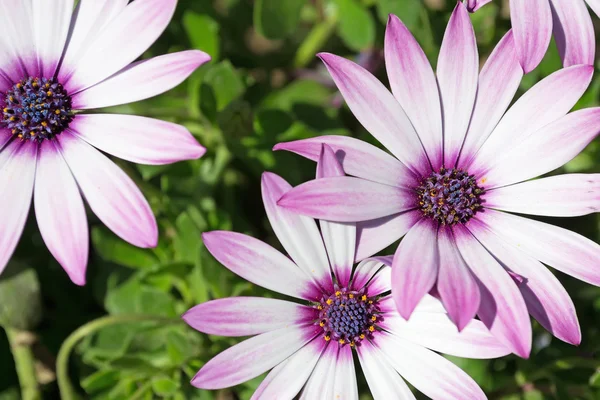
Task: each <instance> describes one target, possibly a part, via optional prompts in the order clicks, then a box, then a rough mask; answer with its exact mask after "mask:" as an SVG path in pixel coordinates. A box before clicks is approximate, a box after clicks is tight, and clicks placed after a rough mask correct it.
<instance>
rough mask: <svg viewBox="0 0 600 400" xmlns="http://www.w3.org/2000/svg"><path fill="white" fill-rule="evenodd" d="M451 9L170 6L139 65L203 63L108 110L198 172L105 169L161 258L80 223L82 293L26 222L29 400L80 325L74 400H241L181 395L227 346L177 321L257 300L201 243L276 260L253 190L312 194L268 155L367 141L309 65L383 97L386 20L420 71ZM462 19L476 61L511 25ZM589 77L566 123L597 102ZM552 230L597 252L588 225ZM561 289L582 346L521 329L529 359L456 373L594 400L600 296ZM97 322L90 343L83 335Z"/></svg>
mask: <svg viewBox="0 0 600 400" xmlns="http://www.w3.org/2000/svg"><path fill="white" fill-rule="evenodd" d="M504 3H508V2H507V1H505V2H504ZM454 4H455V1H453V0H425V1H421V0H314V1H306V0H254V1H252V0H180V1H179V6H178V8H177V13H176V16H175V18H174V19H173V21H172V22H171V24H170V25H169V27H168V29H167V31H166V33H165V34H164V35H162V37H161V39H160V40H159V41H158V42H157V43H156V44H155V45H154V46H153V47H152V48H151V49H150V50H149V51H148V52H147V54H145V55H144V57H150V56H155V55H159V54H163V53H166V52H172V51H177V50H184V49H189V48H196V49H202V50H204V51H206V52H208V53H210V54H211V55H212V57H213V61H212V62H211V63H209V64H207V65H205V66H203V67H202V68H200V69H199V70H198V71H197V72H196V73H194V75H193V76H192V77H191V78H190V79H189V80H187V81H186V82H185V83H184V84H182V85H180V86H179V87H178V88H176V89H174V90H172V91H170V92H169V93H166V94H164V95H162V96H159V97H157V98H154V99H151V100H148V101H143V102H140V103H136V104H131V105H127V106H122V107H116V108H113V109H111V110H109V111H111V112H118V113H131V114H138V115H145V116H150V117H154V118H161V119H164V120H168V121H173V122H177V123H180V124H183V125H185V126H186V127H188V128H189V129H190V131H191V132H192V133H193V134H194V135H195V136H196V137H197V139H198V140H199V141H200V142H201V143H202V144H204V145H205V146H206V147H207V148H208V152H207V154H206V156H205V157H203V158H202V159H200V160H197V161H190V162H182V163H178V164H175V165H171V166H161V167H148V166H139V165H132V164H128V163H125V162H122V161H118V163H119V165H120V166H121V167H122V168H123V169H125V171H127V173H129V174H130V175H131V176H132V177H133V179H135V181H136V182H137V183H138V184H139V186H140V187H141V188H142V190H143V192H144V194H145V195H146V197H147V198H148V199H149V201H150V203H151V205H152V208H153V210H154V212H155V214H156V216H157V218H158V221H159V225H160V242H159V245H158V247H157V248H156V249H152V250H142V249H137V248H135V247H132V246H130V245H128V244H126V243H125V242H123V241H121V240H120V239H118V238H117V237H115V236H114V235H113V234H112V233H110V232H109V231H108V230H107V229H106V228H105V227H104V226H103V225H102V224H101V223H100V222H99V221H98V220H97V219H95V217H94V216H93V214H91V213H90V214H89V217H90V229H91V240H92V253H91V256H90V262H89V271H88V282H89V283H88V285H87V286H86V287H84V288H79V287H76V286H74V285H72V284H71V283H70V282H69V280H68V279H67V277H66V274H65V273H64V272H63V271H62V269H61V268H60V266H59V265H58V264H57V263H56V262H55V261H54V260H53V259H52V257H51V256H50V254H49V253H48V251H47V249H46V247H45V246H44V244H43V242H42V239H41V236H40V234H39V232H38V230H37V226H36V224H35V221H34V219H33V218H31V219H30V221H29V222H28V225H27V227H26V230H25V233H24V235H23V238H22V239H21V241H20V244H19V247H18V250H17V252H16V254H15V256H14V258H13V262H12V264H11V265H10V268H9V271H8V272H7V273H5V274H4V275H3V276H2V279H1V280H0V285H1V286H0V322H1V323H2V324H3V325H5V326H7V327H9V329H7V331H8V332H9V334H10V335H14V334H19V335H21V337H23V331H29V332H31V333H33V334H34V335H35V337H33V340H32V342H35V344H34V345H33V346H32V348H33V356H34V358H35V359H36V360H37V368H36V374H35V377H36V378H37V380H38V381H39V382H40V386H41V392H42V396H43V398H48V399H52V398H59V391H58V385H57V383H56V379H55V373H54V363H55V357H56V355H57V354H58V352H59V348H60V346H61V344H63V342H64V341H65V339H66V338H67V337H68V336H69V335H70V334H71V333H72V332H73V331H75V330H76V329H78V328H79V327H81V326H84V325H85V324H87V323H89V322H90V321H93V320H96V319H97V318H101V317H106V316H108V319H106V318H105V319H102V320H100V322H96V323H92V325H85V327H84V328H83V330H80V331H79V332H80V333H81V339H82V340H80V341H75V340H70V341H69V342H67V343H70V344H74V345H75V346H74V348H73V351H72V353H71V354H70V356H69V354H66V353H65V354H63V357H62V360H61V361H65V360H66V361H69V364H68V369H67V371H68V374H67V375H66V377H68V378H69V379H70V381H71V382H72V385H73V386H74V388H75V390H76V392H77V393H78V396H79V397H80V398H91V399H153V398H170V399H177V400H179V399H197V400H212V399H215V400H217V399H218V400H224V399H249V398H250V396H251V394H252V392H253V390H254V389H255V388H256V387H257V386H258V384H259V382H260V380H261V379H262V377H260V378H257V379H254V380H252V381H250V382H248V383H245V384H242V385H240V386H237V387H234V388H232V389H227V390H222V391H217V392H209V391H201V390H197V389H194V388H192V387H191V386H190V385H189V383H188V382H189V380H190V378H191V377H192V376H193V375H194V374H195V372H196V371H197V370H198V369H199V368H200V367H201V366H202V365H203V364H204V363H205V362H206V361H207V360H209V359H210V358H211V357H213V356H214V355H216V354H217V353H219V352H220V351H222V350H224V349H225V348H227V347H229V346H230V345H232V344H234V343H236V342H237V341H238V340H237V339H231V338H220V337H214V336H207V335H203V334H199V333H198V332H196V331H193V330H192V329H190V328H188V327H187V326H185V325H184V324H182V323H181V321H180V319H179V316H180V315H181V314H182V313H183V312H185V311H186V310H187V309H189V308H190V307H192V306H193V305H195V304H198V303H201V302H205V301H207V300H209V299H213V298H221V297H227V296H236V295H250V294H252V295H270V294H267V293H265V292H264V291H263V290H262V289H260V288H257V287H254V286H252V285H251V284H249V283H247V282H245V281H243V280H242V279H240V278H238V277H236V276H234V275H233V274H232V273H231V272H229V271H228V270H227V269H225V268H224V267H222V266H220V265H219V264H218V263H217V262H216V261H215V260H214V259H213V258H212V257H211V256H210V255H209V254H208V253H207V251H206V249H205V248H204V246H203V244H202V242H201V238H200V234H201V233H202V232H204V231H208V230H214V229H233V230H235V231H239V232H245V233H248V234H251V235H253V236H255V237H257V238H260V239H262V240H265V241H267V242H268V243H270V244H272V245H274V246H276V247H280V245H279V243H278V242H277V240H276V238H275V236H274V234H273V232H272V230H271V228H270V227H269V225H268V222H267V220H266V217H265V213H264V209H263V206H262V202H261V197H260V175H261V173H262V172H263V171H265V170H267V171H273V172H276V173H278V174H280V175H282V176H283V177H285V178H286V179H287V180H289V181H290V182H291V183H292V184H294V185H295V184H299V183H301V182H303V181H305V180H308V179H311V178H312V177H313V176H314V168H315V166H314V164H313V163H312V162H309V161H306V160H303V159H301V158H300V157H298V156H294V155H292V154H285V153H274V152H272V150H271V148H272V147H273V145H275V144H276V143H277V142H279V141H287V140H294V139H301V138H308V137H313V136H316V135H324V134H336V135H351V136H354V137H359V138H361V139H363V140H367V141H370V142H373V139H372V138H371V137H370V135H369V134H368V133H366V132H365V131H364V129H363V128H362V127H361V126H360V125H359V124H358V123H357V121H356V120H355V119H354V117H353V116H352V115H351V113H350V112H349V110H348V109H347V108H346V107H345V105H344V104H343V101H342V99H341V97H340V95H339V94H338V93H336V90H335V87H334V86H333V84H332V82H331V80H330V79H329V77H328V75H327V73H326V72H325V71H324V68H323V66H322V65H321V63H320V62H319V61H318V60H317V59H316V57H315V54H316V53H317V52H318V51H330V52H333V53H336V54H339V55H342V56H345V57H349V58H352V59H355V60H358V61H360V62H361V63H363V65H366V66H367V67H368V68H369V69H370V70H371V71H373V72H374V73H375V74H376V75H377V76H378V77H380V78H381V79H382V80H383V81H384V82H385V81H386V77H385V69H384V65H383V58H382V46H383V34H384V29H385V22H386V20H387V15H388V13H395V14H397V15H398V16H399V17H400V18H401V19H402V20H403V21H404V22H405V23H406V24H407V25H408V26H409V28H410V29H411V30H412V31H413V33H414V35H415V36H416V37H417V39H418V40H419V42H420V43H421V45H422V46H423V48H424V50H425V52H426V53H427V55H428V57H429V58H430V60H431V62H432V63H433V64H434V65H435V62H436V58H437V54H438V51H439V46H440V43H441V40H442V36H443V33H444V29H445V26H446V22H447V21H448V18H449V15H450V13H451V11H452V8H453V6H454ZM472 20H473V23H474V25H475V29H476V33H477V38H478V43H479V50H480V57H481V60H482V63H483V60H484V59H485V58H486V56H487V55H488V54H489V53H490V52H491V50H492V48H493V46H494V45H495V43H497V42H498V40H499V39H500V38H501V37H502V35H503V34H504V33H505V32H506V31H507V29H509V27H510V22H509V20H508V9H507V5H506V4H504V5H503V2H502V1H496V2H493V4H490V5H488V6H486V7H484V8H483V9H481V10H480V11H479V12H478V13H477V14H475V15H472ZM595 23H596V24H597V23H598V21H597V20H595ZM597 31H598V29H597ZM132 34H135V33H132ZM560 66H561V65H560V60H559V58H558V54H557V51H556V48H555V47H554V45H552V46H551V49H550V51H549V52H548V54H547V56H546V58H545V59H544V61H543V63H542V64H541V65H540V67H539V68H538V69H537V70H535V71H534V72H532V73H531V74H529V75H527V76H526V77H525V79H524V80H523V83H522V87H521V90H520V93H522V92H523V91H524V90H526V89H528V88H529V87H531V86H532V85H534V84H535V83H536V82H537V81H538V80H540V79H541V78H543V77H544V76H546V75H548V74H550V73H552V72H553V71H555V70H557V69H559V68H560ZM598 76H600V75H596V78H595V79H594V81H593V82H592V84H591V86H590V88H589V90H588V92H587V93H586V95H585V96H584V97H583V99H582V100H581V101H580V103H579V104H578V105H577V107H578V108H579V107H589V106H593V105H597V104H598V92H599V90H600V78H599V77H598ZM520 93H519V94H520ZM599 151H600V148H599V144H598V142H595V143H593V144H591V145H590V146H589V147H588V148H587V149H586V150H585V151H584V152H583V153H582V154H581V155H580V156H579V157H577V158H576V159H575V160H573V161H572V162H570V163H569V164H567V165H566V166H565V167H564V170H565V171H568V172H599V171H600V160H599V158H598V157H599ZM548 156H552V155H548ZM561 172H564V171H561ZM32 215H33V213H32ZM551 222H552V223H556V224H558V225H561V226H564V227H566V228H569V229H572V230H574V231H577V232H579V233H582V234H584V235H586V236H588V237H590V238H591V239H593V240H595V241H598V240H600V234H599V233H600V230H599V224H598V222H599V220H598V216H596V215H592V216H586V217H581V218H571V219H556V220H551ZM590 267H592V266H590ZM560 279H561V281H562V282H563V283H564V285H565V286H566V287H567V289H568V291H569V292H570V293H571V295H572V297H573V300H574V301H575V304H576V307H577V311H578V315H579V319H580V322H581V327H582V332H583V343H582V345H581V346H580V347H573V346H569V345H566V344H564V343H562V342H560V341H559V340H557V339H555V338H553V337H552V336H551V335H550V334H548V333H547V332H546V331H544V330H543V329H542V328H540V327H539V325H537V324H535V325H534V350H533V352H532V357H531V358H530V359H529V360H522V359H518V358H516V357H514V356H510V357H506V358H503V359H500V360H494V361H472V360H461V359H454V358H453V361H454V362H456V363H457V364H458V365H460V366H461V367H462V368H464V369H465V370H466V371H467V372H468V373H469V374H471V375H472V376H473V378H474V379H475V380H476V381H477V382H478V383H479V384H480V385H481V386H482V387H483V388H484V390H485V391H486V393H487V394H488V396H489V398H490V399H504V400H509V399H510V400H517V399H524V400H541V399H561V400H562V399H565V400H568V399H589V400H593V399H600V358H599V356H598V350H599V349H600V336H599V327H600V324H599V323H600V289H598V288H595V287H591V286H589V285H586V284H584V283H582V282H579V281H576V280H574V279H571V278H569V277H567V276H564V275H561V276H560ZM249 312H251V310H249ZM130 314H136V315H139V316H140V317H138V319H141V320H142V322H140V321H137V322H135V321H129V322H124V321H128V318H129V317H124V316H126V315H130ZM94 324H96V325H98V327H99V329H96V330H94V329H93V328H94V327H95V326H96V325H94ZM30 336H31V335H30ZM24 337H27V335H25V336H24ZM35 338H37V341H36V339H35ZM12 339H13V342H14V337H13V338H12ZM65 355H66V356H67V357H64V356H65ZM399 356H400V357H401V355H399ZM0 366H2V367H1V368H2V373H1V374H0V400H4V399H6V400H8V399H18V398H19V384H18V379H17V373H16V369H15V365H14V361H13V357H12V354H11V349H10V346H9V342H8V340H7V338H6V337H5V336H4V335H1V334H0ZM62 366H63V367H65V366H67V365H66V364H65V363H63V365H62ZM30 375H31V374H30ZM359 385H360V391H361V399H369V398H371V396H370V394H369V391H368V388H367V386H366V384H365V381H364V378H362V376H361V377H359ZM418 396H420V395H418Z"/></svg>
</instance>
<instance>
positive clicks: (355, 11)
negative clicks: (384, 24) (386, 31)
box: [336, 0, 375, 51]
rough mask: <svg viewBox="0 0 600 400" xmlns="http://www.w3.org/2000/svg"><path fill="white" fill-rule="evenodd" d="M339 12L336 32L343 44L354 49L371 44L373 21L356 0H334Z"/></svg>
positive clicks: (373, 38)
mask: <svg viewBox="0 0 600 400" xmlns="http://www.w3.org/2000/svg"><path fill="white" fill-rule="evenodd" d="M336 4H337V6H338V9H339V12H338V15H339V25H338V29H337V33H338V35H339V37H340V38H341V39H342V41H343V42H344V44H345V45H346V46H348V47H349V48H350V49H352V50H354V51H361V50H365V49H368V48H370V47H372V46H373V43H374V42H375V21H374V20H373V17H372V15H371V14H370V13H369V11H367V10H366V9H365V8H364V7H363V6H362V5H361V4H360V3H359V2H358V1H356V0H336Z"/></svg>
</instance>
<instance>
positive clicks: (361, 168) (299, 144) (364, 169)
mask: <svg viewBox="0 0 600 400" xmlns="http://www.w3.org/2000/svg"><path fill="white" fill-rule="evenodd" d="M323 144H326V145H328V146H330V147H331V148H332V149H333V151H334V152H335V155H336V157H337V159H338V161H339V162H340V164H342V167H343V168H344V172H346V173H347V174H348V175H352V176H356V177H358V178H363V179H367V180H369V181H374V182H379V183H383V184H385V185H390V186H399V187H405V188H412V187H414V186H416V185H417V180H416V178H415V175H414V174H413V173H412V172H411V171H410V170H409V169H408V168H406V167H405V166H404V164H402V163H401V162H400V161H398V160H397V159H395V158H394V157H392V156H391V155H389V154H388V153H386V152H385V151H383V150H380V149H378V148H377V147H375V146H373V145H371V144H369V143H367V142H363V141H362V140H358V139H354V138H351V137H348V136H318V137H316V138H310V139H303V140H296V141H294V142H286V143H278V144H277V145H275V147H273V150H287V151H291V152H294V153H296V154H299V155H301V156H302V157H306V158H308V159H309V160H313V161H318V160H319V156H320V155H321V147H322V145H323Z"/></svg>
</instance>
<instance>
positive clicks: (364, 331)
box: [317, 288, 380, 346]
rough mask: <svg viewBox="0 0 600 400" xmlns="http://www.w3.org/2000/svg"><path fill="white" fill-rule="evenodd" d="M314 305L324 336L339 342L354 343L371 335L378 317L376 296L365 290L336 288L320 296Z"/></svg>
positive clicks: (352, 344)
mask: <svg viewBox="0 0 600 400" xmlns="http://www.w3.org/2000/svg"><path fill="white" fill-rule="evenodd" d="M317 309H318V310H319V320H318V324H319V326H320V327H321V328H323V338H324V339H325V340H327V341H330V340H334V341H337V342H338V343H339V344H341V345H350V346H355V345H356V344H358V343H360V342H361V341H362V340H364V339H366V338H367V337H371V336H372V334H373V332H375V330H376V327H375V323H376V322H377V321H378V320H379V319H380V317H379V309H378V302H377V299H373V298H369V297H368V296H367V295H366V294H365V293H364V291H352V290H349V289H345V288H343V289H337V290H336V291H335V293H334V294H332V295H331V296H329V297H327V298H323V299H321V302H320V303H319V304H318V305H317Z"/></svg>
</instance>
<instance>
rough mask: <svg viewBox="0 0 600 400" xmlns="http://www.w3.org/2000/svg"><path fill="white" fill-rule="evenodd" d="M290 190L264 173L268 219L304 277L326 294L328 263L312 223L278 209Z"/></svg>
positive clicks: (273, 175)
mask: <svg viewBox="0 0 600 400" xmlns="http://www.w3.org/2000/svg"><path fill="white" fill-rule="evenodd" d="M291 189H292V187H291V186H290V184H289V183H287V182H286V181H285V180H284V179H283V178H281V177H280V176H278V175H275V174H272V173H270V172H265V173H264V174H263V176H262V183H261V190H262V199H263V204H264V206H265V210H266V211H267V217H268V218H269V222H270V223H271V227H272V228H273V231H274V232H275V235H277V238H278V239H279V241H280V242H281V244H282V245H283V248H284V249H285V250H286V251H287V253H288V254H289V255H290V257H291V258H292V260H294V262H295V263H296V265H297V266H298V267H300V269H302V271H304V273H305V274H306V276H307V277H310V279H311V280H312V281H313V282H314V283H315V285H316V286H317V287H321V288H322V289H324V290H325V291H329V292H331V291H332V290H333V282H332V280H331V271H330V269H329V260H328V259H327V252H326V251H325V246H324V244H323V238H322V237H321V233H320V232H319V228H318V227H317V224H316V222H315V220H314V219H312V218H309V217H305V216H302V215H298V214H295V213H293V212H291V211H290V210H287V209H285V208H283V207H280V206H278V205H277V201H278V200H279V199H280V198H281V196H283V195H284V194H285V193H287V192H289V191H290V190H291Z"/></svg>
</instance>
